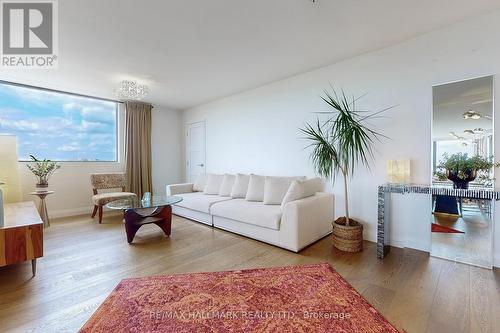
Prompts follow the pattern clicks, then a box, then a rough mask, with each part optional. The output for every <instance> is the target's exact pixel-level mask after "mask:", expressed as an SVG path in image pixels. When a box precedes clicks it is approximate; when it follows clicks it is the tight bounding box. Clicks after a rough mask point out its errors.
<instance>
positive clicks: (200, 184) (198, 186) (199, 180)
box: [193, 174, 207, 192]
mask: <svg viewBox="0 0 500 333" xmlns="http://www.w3.org/2000/svg"><path fill="white" fill-rule="evenodd" d="M206 184H207V175H206V174H201V175H198V177H196V181H195V182H194V184H193V191H195V192H203V190H204V189H205V185H206Z"/></svg>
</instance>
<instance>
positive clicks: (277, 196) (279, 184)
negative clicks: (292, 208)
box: [263, 177, 304, 205]
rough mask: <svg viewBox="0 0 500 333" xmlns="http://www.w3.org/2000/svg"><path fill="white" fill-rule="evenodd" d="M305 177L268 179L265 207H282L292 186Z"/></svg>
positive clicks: (265, 186)
mask: <svg viewBox="0 0 500 333" xmlns="http://www.w3.org/2000/svg"><path fill="white" fill-rule="evenodd" d="M299 179H304V177H266V180H265V183H264V200H263V202H264V205H281V203H282V202H283V198H284V197H285V194H286V192H287V191H288V188H289V187H290V184H291V183H292V181H294V180H299Z"/></svg>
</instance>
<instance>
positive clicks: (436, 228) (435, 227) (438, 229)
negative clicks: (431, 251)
mask: <svg viewBox="0 0 500 333" xmlns="http://www.w3.org/2000/svg"><path fill="white" fill-rule="evenodd" d="M431 231H432V232H442V233H445V234H465V232H463V231H460V230H457V229H453V228H450V227H446V226H444V225H440V224H436V223H433V224H432V226H431Z"/></svg>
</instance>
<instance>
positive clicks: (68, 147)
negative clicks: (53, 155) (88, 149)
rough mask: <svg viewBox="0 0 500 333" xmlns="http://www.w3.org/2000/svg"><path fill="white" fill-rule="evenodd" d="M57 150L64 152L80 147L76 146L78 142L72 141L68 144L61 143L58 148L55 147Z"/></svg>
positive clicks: (77, 149) (78, 149)
mask: <svg viewBox="0 0 500 333" xmlns="http://www.w3.org/2000/svg"><path fill="white" fill-rule="evenodd" d="M57 150H59V151H65V152H74V151H80V150H81V149H80V147H78V143H77V142H73V143H71V144H69V145H63V146H61V147H59V148H57Z"/></svg>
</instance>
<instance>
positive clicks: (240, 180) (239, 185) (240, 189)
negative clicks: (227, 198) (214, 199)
mask: <svg viewBox="0 0 500 333" xmlns="http://www.w3.org/2000/svg"><path fill="white" fill-rule="evenodd" d="M249 180H250V176H248V175H242V174H241V173H238V174H237V175H236V177H235V178H234V185H233V188H232V189H231V198H244V197H245V196H246V195H247V190H248V181H249Z"/></svg>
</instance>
